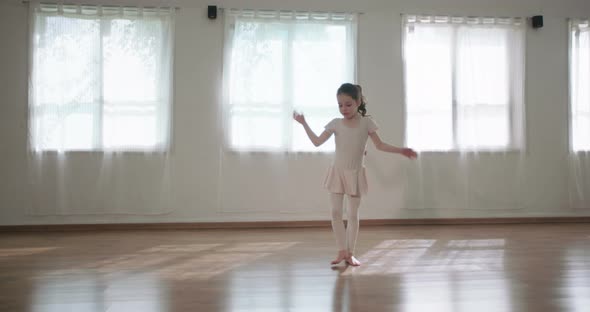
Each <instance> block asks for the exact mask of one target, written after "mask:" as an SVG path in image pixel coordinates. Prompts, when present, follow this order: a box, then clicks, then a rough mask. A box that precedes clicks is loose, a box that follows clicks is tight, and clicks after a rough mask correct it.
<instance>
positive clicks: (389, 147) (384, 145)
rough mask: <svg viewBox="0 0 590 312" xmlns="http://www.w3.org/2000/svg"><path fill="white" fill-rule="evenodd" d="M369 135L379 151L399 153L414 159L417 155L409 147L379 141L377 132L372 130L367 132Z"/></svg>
mask: <svg viewBox="0 0 590 312" xmlns="http://www.w3.org/2000/svg"><path fill="white" fill-rule="evenodd" d="M369 136H371V140H372V141H373V144H375V148H377V149H378V150H380V151H383V152H388V153H395V154H401V155H403V156H406V157H408V158H410V159H415V158H416V157H418V154H417V153H416V152H415V151H414V150H413V149H411V148H406V147H397V146H393V145H389V144H387V143H385V142H383V141H381V138H380V137H379V135H378V134H377V132H372V133H370V134H369Z"/></svg>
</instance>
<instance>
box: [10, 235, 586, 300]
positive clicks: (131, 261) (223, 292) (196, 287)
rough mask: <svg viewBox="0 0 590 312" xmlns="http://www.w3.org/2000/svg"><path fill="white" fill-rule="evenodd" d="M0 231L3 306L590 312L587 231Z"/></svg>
mask: <svg viewBox="0 0 590 312" xmlns="http://www.w3.org/2000/svg"><path fill="white" fill-rule="evenodd" d="M331 235H332V234H331V231H330V229H329V228H290V229H260V230H245V229H241V230H202V231H108V232H62V233H58V232H54V233H14V234H10V233H0V310H2V311H11V312H12V311H34V312H41V311H43V312H45V311H59V312H64V311H76V312H79V311H125V312H132V311H141V312H151V311H306V312H309V311H371V312H372V311H406V312H424V311H436V312H445V311H453V312H455V311H462V312H463V311H464V312H484V311H490V312H503V311H512V312H525V311H534V312H544V311H576V312H582V311H584V312H587V311H590V224H546V225H542V224H534V225H532V224H528V225H463V226H449V225H444V226H443V225H438V226H373V227H368V226H365V227H362V228H361V234H360V237H359V242H358V248H357V254H358V256H359V259H360V260H361V261H362V262H363V265H362V266H361V267H358V268H353V267H344V266H340V267H336V268H331V267H330V266H329V261H330V260H331V259H332V257H333V256H335V254H336V251H335V247H334V243H333V240H332V236H331Z"/></svg>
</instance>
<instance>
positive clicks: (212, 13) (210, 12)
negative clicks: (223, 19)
mask: <svg viewBox="0 0 590 312" xmlns="http://www.w3.org/2000/svg"><path fill="white" fill-rule="evenodd" d="M207 17H208V18H209V19H216V18H217V6H216V5H210V6H207Z"/></svg>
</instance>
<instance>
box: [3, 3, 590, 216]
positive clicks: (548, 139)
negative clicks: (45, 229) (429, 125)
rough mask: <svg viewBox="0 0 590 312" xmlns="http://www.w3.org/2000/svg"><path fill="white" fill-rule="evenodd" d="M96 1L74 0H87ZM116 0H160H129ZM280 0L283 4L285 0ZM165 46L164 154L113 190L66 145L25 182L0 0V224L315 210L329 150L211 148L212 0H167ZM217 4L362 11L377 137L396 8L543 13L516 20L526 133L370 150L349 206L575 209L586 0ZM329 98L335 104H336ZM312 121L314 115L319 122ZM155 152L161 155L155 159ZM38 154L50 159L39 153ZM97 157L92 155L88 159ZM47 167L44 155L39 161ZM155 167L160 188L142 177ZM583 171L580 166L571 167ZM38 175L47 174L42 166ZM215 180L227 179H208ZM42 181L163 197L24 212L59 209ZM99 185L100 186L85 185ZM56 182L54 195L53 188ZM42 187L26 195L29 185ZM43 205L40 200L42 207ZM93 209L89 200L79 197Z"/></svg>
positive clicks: (395, 46)
mask: <svg viewBox="0 0 590 312" xmlns="http://www.w3.org/2000/svg"><path fill="white" fill-rule="evenodd" d="M94 2H98V1H95V0H93V1H84V3H94ZM126 2H127V3H140V2H141V3H144V4H146V3H148V4H149V3H161V1H143V2H142V1H141V0H135V1H133V0H129V1H126ZM287 2H289V4H286V3H287ZM171 3H172V4H174V5H178V6H179V7H180V9H179V10H178V12H177V14H178V15H177V22H176V46H175V57H176V58H175V75H174V79H175V93H174V95H175V103H174V111H173V118H174V126H173V137H174V142H173V150H172V151H171V153H170V154H169V156H168V158H166V159H165V160H162V159H146V157H148V156H145V155H143V156H137V155H135V156H122V157H121V159H119V160H118V164H119V165H120V166H122V167H121V168H122V171H127V172H125V174H120V175H118V176H117V181H116V182H117V183H118V185H123V186H124V189H125V193H121V192H118V194H114V193H110V192H112V189H111V191H108V190H106V191H105V190H102V191H101V192H99V193H97V192H96V191H95V190H94V188H95V187H96V186H95V184H93V183H92V182H93V181H95V178H94V176H95V175H96V174H97V172H98V170H100V166H101V163H103V162H104V159H103V157H102V155H100V154H84V153H80V154H77V155H74V156H72V157H71V158H72V160H71V161H72V163H74V164H75V166H76V169H75V171H74V172H73V173H71V174H69V175H67V176H66V178H65V185H66V186H67V187H66V188H62V189H61V190H59V187H58V186H56V185H55V184H56V183H52V181H51V179H49V180H48V181H47V183H46V184H45V185H44V186H43V188H42V189H38V188H33V187H32V186H31V184H30V182H29V179H28V177H29V173H30V172H29V170H28V164H27V155H28V154H27V143H26V142H27V130H26V129H27V112H26V105H27V103H26V92H27V91H26V90H27V74H26V73H27V35H28V33H27V20H28V18H27V16H28V12H27V5H25V4H22V3H21V2H20V1H19V0H3V1H2V2H1V3H0V42H1V43H2V48H1V50H0V64H1V66H0V68H1V69H2V71H1V72H0V99H1V101H0V112H1V114H0V149H1V150H0V155H1V156H0V172H1V173H2V175H1V177H0V225H16V224H56V223H57V224H61V223H110V222H124V223H128V222H207V221H252V220H319V219H328V209H327V207H328V206H329V201H328V196H327V193H326V192H325V191H324V190H322V188H321V182H322V180H323V174H324V171H325V168H326V166H327V165H328V164H329V161H330V158H329V155H321V154H296V155H286V156H285V157H284V158H283V159H279V160H277V159H276V158H272V157H268V156H266V155H264V154H255V155H250V156H249V157H247V158H243V157H237V156H236V155H235V154H222V153H220V147H221V146H220V143H221V140H220V137H221V135H220V133H221V132H220V131H222V129H220V127H219V125H218V122H217V120H218V116H217V105H218V99H219V89H220V79H221V66H222V57H221V55H222V48H223V46H222V43H223V22H222V20H221V19H218V20H216V21H210V20H208V19H207V18H206V7H207V5H208V4H213V3H211V2H205V1H189V0H179V1H175V2H171ZM214 4H216V5H218V6H220V7H224V8H229V7H239V8H269V9H300V10H318V11H322V10H323V11H326V10H328V11H355V12H362V13H363V14H362V15H361V17H360V22H359V45H360V47H359V64H358V68H359V82H360V83H361V84H362V85H363V90H364V92H365V94H366V95H367V96H368V98H369V100H370V106H369V112H370V114H371V115H372V116H374V118H375V119H377V120H378V121H379V124H380V126H381V127H380V133H381V137H382V138H384V139H385V140H387V141H388V142H390V143H392V144H402V140H403V126H402V124H403V119H402V112H403V107H402V103H403V101H402V97H401V94H402V76H401V70H402V62H401V58H400V51H401V46H400V42H401V21H400V13H429V14H457V15H478V16H532V15H538V14H542V15H544V17H545V26H544V27H543V28H542V29H540V30H532V29H529V31H528V33H527V44H526V49H527V52H526V58H527V83H526V88H527V89H526V98H527V142H528V147H527V148H528V149H527V153H526V154H525V155H524V156H522V157H521V156H520V155H518V154H480V155H478V156H477V158H476V157H472V156H467V158H465V157H466V156H461V155H458V154H440V153H439V154H423V155H421V160H420V161H418V162H411V161H407V160H404V159H401V158H399V157H396V156H392V155H385V154H378V153H376V152H375V151H374V149H372V148H371V149H370V150H369V156H368V158H367V168H368V175H369V183H370V193H369V195H368V196H367V197H366V198H365V199H363V204H362V205H363V210H362V215H361V217H362V218H439V217H458V218H461V217H527V216H587V215H590V207H584V206H583V205H582V206H580V205H572V204H571V198H570V193H571V192H572V190H573V189H574V188H575V187H582V188H583V190H582V191H583V193H584V194H585V195H586V196H589V195H590V190H587V189H584V188H585V187H587V186H588V185H590V184H586V185H584V184H577V185H576V184H574V183H572V179H571V174H570V170H568V168H569V165H568V161H567V158H568V144H567V142H568V123H567V112H568V110H567V29H566V25H567V23H566V18H567V17H584V16H590V2H588V1H586V0H564V1H553V0H519V1H513V0H496V1H486V0H419V1H417V0H400V1H386V0H381V1H378V0H369V1H352V0H344V1H342V0H321V1H312V0H305V1H286V0H279V1H275V0H272V1H271V0H252V1H238V0H235V1H217V2H215V3H214ZM335 105H336V104H335ZM318 130H319V129H318ZM164 164H165V165H164ZM49 166H57V165H56V164H49ZM97 168H99V169H97ZM52 169H55V168H53V167H52ZM163 175H164V176H167V178H168V180H167V181H168V183H169V184H167V189H168V190H169V191H168V192H167V196H166V197H165V198H164V199H163V198H161V197H160V195H158V194H157V192H155V193H154V192H152V190H153V189H154V188H155V187H156V188H157V187H158V185H159V184H161V183H162V179H163V178H162V176H163ZM580 176H581V177H582V179H585V180H588V179H590V170H588V167H586V169H583V170H578V177H580ZM50 177H51V175H50ZM221 185H228V186H229V187H220V186H221ZM55 192H61V193H60V194H61V195H59V196H62V195H63V196H64V197H66V198H68V199H69V201H70V203H74V204H75V205H79V207H80V210H81V211H86V212H88V211H89V208H88V207H99V208H105V209H107V210H109V208H110V209H112V208H113V207H105V206H109V205H115V201H114V200H113V198H114V197H115V196H117V201H116V205H123V206H130V207H131V206H138V205H147V206H149V205H165V206H166V207H165V209H164V210H166V211H168V213H166V214H162V215H152V216H142V215H113V214H105V215H101V214H94V215H77V216H58V215H54V216H33V215H30V214H29V213H27V212H28V211H30V210H31V209H30V208H31V206H33V205H35V204H36V205H39V204H43V205H47V206H50V208H51V207H52V206H55V207H53V208H54V210H56V211H59V209H60V207H57V206H58V205H59V202H60V201H59V200H55V197H56V195H55V194H54V193H55ZM89 194H94V195H96V194H99V195H100V197H99V198H97V197H96V196H89ZM59 196H57V197H59ZM39 198H41V199H52V198H53V200H47V201H46V202H41V203H40V202H39V201H38V199H39ZM50 210H51V209H50ZM90 210H92V209H90Z"/></svg>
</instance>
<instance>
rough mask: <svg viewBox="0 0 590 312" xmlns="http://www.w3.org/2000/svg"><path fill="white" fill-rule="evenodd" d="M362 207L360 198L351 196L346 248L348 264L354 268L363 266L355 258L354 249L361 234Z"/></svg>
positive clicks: (349, 199) (349, 198)
mask: <svg viewBox="0 0 590 312" xmlns="http://www.w3.org/2000/svg"><path fill="white" fill-rule="evenodd" d="M360 205H361V197H360V196H349V197H348V216H347V217H348V218H347V219H348V221H347V222H346V245H347V246H346V247H347V250H348V255H347V257H346V262H348V264H350V265H353V266H359V265H361V263H360V261H358V260H357V259H356V258H355V257H354V248H355V245H356V239H357V237H358V233H359V207H360Z"/></svg>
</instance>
